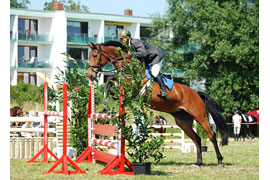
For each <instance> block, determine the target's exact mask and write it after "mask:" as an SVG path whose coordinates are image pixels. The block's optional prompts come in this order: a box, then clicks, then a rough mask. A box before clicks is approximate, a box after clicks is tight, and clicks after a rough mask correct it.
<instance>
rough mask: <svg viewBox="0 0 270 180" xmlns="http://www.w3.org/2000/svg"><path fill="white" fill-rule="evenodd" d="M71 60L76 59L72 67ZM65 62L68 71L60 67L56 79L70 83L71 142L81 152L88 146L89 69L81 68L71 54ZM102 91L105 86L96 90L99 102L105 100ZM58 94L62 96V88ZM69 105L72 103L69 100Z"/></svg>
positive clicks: (96, 99)
mask: <svg viewBox="0 0 270 180" xmlns="http://www.w3.org/2000/svg"><path fill="white" fill-rule="evenodd" d="M71 60H73V61H74V66H72V67H71V65H70V63H69V61H71ZM65 63H66V71H62V70H61V69H59V68H58V71H59V74H58V75H56V79H57V83H58V84H63V83H64V82H65V83H67V85H68V101H70V100H71V101H72V121H71V122H70V123H71V124H70V125H71V143H72V147H74V148H75V149H76V150H77V151H79V152H80V151H83V150H84V149H85V148H86V147H87V108H88V99H89V88H90V86H89V80H88V74H87V71H85V70H83V69H81V68H80V66H79V65H78V64H77V61H76V60H74V59H73V58H72V57H70V55H67V57H66V61H65ZM87 66H88V61H87V60H86V61H85V67H87ZM75 87H77V88H78V89H76V88H75ZM74 88H75V89H76V90H75V89H74ZM102 91H103V86H99V87H98V90H96V91H95V102H96V103H97V104H101V102H104V99H103V95H102ZM58 94H59V96H62V90H61V89H59V93H58ZM57 98H58V97H57ZM60 99H61V98H60ZM55 100H56V99H55ZM68 105H70V104H69V102H68Z"/></svg>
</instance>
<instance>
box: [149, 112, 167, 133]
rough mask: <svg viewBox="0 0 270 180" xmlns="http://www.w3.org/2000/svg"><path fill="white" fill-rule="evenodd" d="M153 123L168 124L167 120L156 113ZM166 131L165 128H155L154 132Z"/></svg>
mask: <svg viewBox="0 0 270 180" xmlns="http://www.w3.org/2000/svg"><path fill="white" fill-rule="evenodd" d="M152 124H153V125H167V120H166V119H165V118H164V117H163V116H160V115H156V116H155V118H154V119H153V123H152ZM156 132H158V133H166V129H165V128H154V133H156Z"/></svg>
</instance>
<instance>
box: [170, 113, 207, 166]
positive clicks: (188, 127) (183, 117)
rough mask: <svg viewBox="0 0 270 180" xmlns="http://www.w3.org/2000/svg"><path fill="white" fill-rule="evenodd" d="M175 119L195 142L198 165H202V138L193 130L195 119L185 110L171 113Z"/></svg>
mask: <svg viewBox="0 0 270 180" xmlns="http://www.w3.org/2000/svg"><path fill="white" fill-rule="evenodd" d="M171 115H172V116H173V117H174V118H175V122H176V124H177V125H178V126H179V127H180V128H181V129H183V131H184V132H185V133H186V135H187V136H188V137H189V138H190V139H191V140H192V141H193V143H194V144H195V145H196V147H197V162H196V165H198V166H200V165H202V151H201V138H200V137H199V136H198V135H197V134H196V132H195V131H194V130H193V129H192V124H193V119H192V117H191V116H190V115H189V114H187V113H186V112H185V111H184V110H182V111H178V112H175V113H171Z"/></svg>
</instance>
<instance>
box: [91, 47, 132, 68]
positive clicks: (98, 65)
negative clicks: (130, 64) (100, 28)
mask: <svg viewBox="0 0 270 180" xmlns="http://www.w3.org/2000/svg"><path fill="white" fill-rule="evenodd" d="M98 46H99V48H94V49H92V51H98V53H99V60H98V64H97V65H88V68H90V69H91V70H92V71H93V72H95V73H98V72H110V71H114V70H115V69H113V70H110V71H103V70H101V65H100V63H101V59H102V56H104V57H106V58H107V61H109V62H111V63H112V64H113V65H114V63H116V62H118V61H121V60H124V59H125V58H127V57H120V58H117V59H115V60H111V59H110V58H109V57H108V56H107V55H106V54H104V53H103V52H102V49H101V45H100V44H98ZM93 68H97V70H95V69H93Z"/></svg>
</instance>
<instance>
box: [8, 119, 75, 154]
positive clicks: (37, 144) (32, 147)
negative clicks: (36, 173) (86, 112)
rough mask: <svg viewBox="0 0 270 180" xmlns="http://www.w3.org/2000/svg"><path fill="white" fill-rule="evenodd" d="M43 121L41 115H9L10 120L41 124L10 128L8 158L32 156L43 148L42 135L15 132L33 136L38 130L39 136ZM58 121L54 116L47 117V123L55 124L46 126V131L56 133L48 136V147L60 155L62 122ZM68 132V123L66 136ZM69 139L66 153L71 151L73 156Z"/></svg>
mask: <svg viewBox="0 0 270 180" xmlns="http://www.w3.org/2000/svg"><path fill="white" fill-rule="evenodd" d="M43 121H44V118H43V117H10V122H17V123H19V122H30V123H33V122H41V126H42V127H39V128H37V127H35V128H33V127H28V128H21V127H17V128H10V158H32V157H33V156H34V155H36V154H37V153H38V152H39V151H40V150H41V149H42V148H43V144H44V139H43V138H42V137H31V138H29V136H28V137H18V134H15V133H16V132H20V133H24V134H31V135H32V136H33V135H34V133H37V132H38V133H39V136H40V135H41V134H43V132H44V128H43ZM59 121H61V120H59V119H56V118H50V119H48V122H49V124H52V123H54V124H56V128H48V132H51V133H54V134H55V135H56V137H49V138H48V147H49V149H51V150H52V151H53V153H54V154H55V155H56V156H58V157H60V156H61V155H62V147H63V122H59ZM69 134H70V126H69V125H68V136H69ZM69 141H70V138H68V153H69V151H71V152H70V153H71V154H72V155H71V156H73V154H74V152H75V150H74V149H73V148H71V145H70V143H69ZM40 157H42V156H40ZM49 157H50V156H49Z"/></svg>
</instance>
